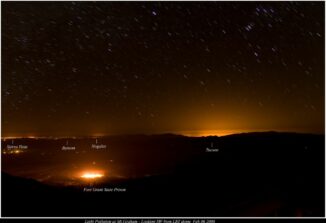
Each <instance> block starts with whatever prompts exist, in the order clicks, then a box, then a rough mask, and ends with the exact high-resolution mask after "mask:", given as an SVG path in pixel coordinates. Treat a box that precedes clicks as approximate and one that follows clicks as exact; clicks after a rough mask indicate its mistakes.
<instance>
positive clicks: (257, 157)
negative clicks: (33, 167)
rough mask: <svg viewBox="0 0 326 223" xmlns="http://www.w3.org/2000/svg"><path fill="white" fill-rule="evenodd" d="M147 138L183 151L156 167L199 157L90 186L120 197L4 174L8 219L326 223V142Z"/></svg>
mask: <svg viewBox="0 0 326 223" xmlns="http://www.w3.org/2000/svg"><path fill="white" fill-rule="evenodd" d="M139 137H140V138H142V140H150V141H151V142H152V143H153V147H152V149H153V148H154V145H159V144H161V143H160V142H161V141H164V142H166V143H167V142H168V143H170V144H174V145H177V147H173V148H172V147H171V148H170V147H167V149H166V150H167V151H164V150H159V151H158V152H159V153H157V154H156V160H155V162H160V159H157V157H160V156H162V160H161V161H162V162H167V160H169V159H168V157H169V156H171V159H175V156H182V154H183V153H184V154H186V153H187V152H189V153H191V154H192V156H189V157H188V158H187V159H180V160H182V161H180V162H178V163H177V164H176V165H173V168H172V171H171V170H170V171H167V172H165V173H163V172H162V173H161V174H158V175H150V176H143V177H137V178H132V179H129V180H122V181H110V182H101V183H90V184H89V185H86V188H87V189H90V190H96V189H97V190H100V189H103V190H104V189H107V190H109V189H112V190H115V191H108V192H104V191H103V192H100V191H97V192H85V185H84V186H54V185H50V184H45V183H41V182H38V181H36V180H33V179H26V178H22V177H17V176H12V175H10V174H7V173H4V172H2V198H1V199H2V215H3V216H324V210H325V208H324V198H325V194H324V188H325V185H324V182H325V181H324V176H325V172H324V167H325V163H324V161H325V160H324V159H325V153H324V151H325V150H324V148H325V147H324V136H323V135H308V134H292V133H274V132H267V133H248V134H238V135H231V136H224V137H201V138H191V137H183V136H171V135H166V136H164V135H163V136H160V137H157V136H139ZM124 140H125V139H124ZM157 140H158V141H160V142H159V143H154V142H155V141H157ZM212 142H213V143H212ZM189 145H192V146H189ZM146 148H147V149H148V150H150V149H151V147H150V146H148V147H146ZM185 148H189V151H187V149H185ZM206 148H209V150H207V149H206ZM135 149H137V148H135ZM154 149H155V148H154ZM172 149H173V151H168V150H172ZM178 149H179V150H180V151H177V152H176V150H178ZM213 149H214V150H213ZM216 149H218V150H216ZM190 150H191V151H190ZM142 153H144V151H143V152H142ZM160 153H161V154H160ZM145 154H146V153H145ZM148 154H151V153H150V152H149V153H148ZM166 154H169V156H166ZM143 156H145V155H144V154H143ZM153 156H154V155H153ZM147 159H151V157H150V155H149V157H147ZM2 165H3V164H2ZM139 165H140V164H139ZM135 168H136V167H135ZM3 169H5V168H3ZM124 189H125V191H123V190H124ZM118 190H120V191H118Z"/></svg>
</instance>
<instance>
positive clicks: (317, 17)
mask: <svg viewBox="0 0 326 223" xmlns="http://www.w3.org/2000/svg"><path fill="white" fill-rule="evenodd" d="M324 26H325V24H324V3H323V2H309V3H308V2H272V3H271V2H250V3H248V2H243V3H237V2H97V3H95V2H32V3H31V2H29V3H28V2H2V135H3V136H93V135H111V134H140V133H145V134H157V133H168V132H169V133H178V134H186V135H187V134H188V135H205V134H212V133H214V134H220V135H221V134H223V133H226V132H229V133H232V132H241V131H268V130H275V131H296V132H312V133H323V132H324V87H325V86H324V83H325V82H324V50H325V48H324Z"/></svg>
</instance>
